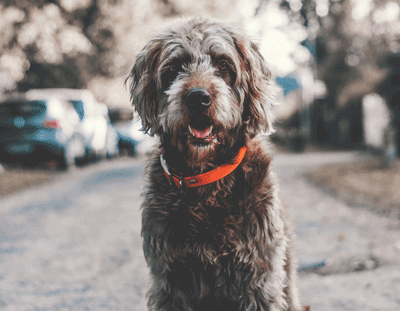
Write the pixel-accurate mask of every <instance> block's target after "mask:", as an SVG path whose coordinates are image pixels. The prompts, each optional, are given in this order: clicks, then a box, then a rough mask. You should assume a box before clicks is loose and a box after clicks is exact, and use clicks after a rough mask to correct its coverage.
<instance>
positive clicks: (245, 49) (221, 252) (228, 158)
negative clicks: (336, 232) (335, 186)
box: [130, 19, 300, 311]
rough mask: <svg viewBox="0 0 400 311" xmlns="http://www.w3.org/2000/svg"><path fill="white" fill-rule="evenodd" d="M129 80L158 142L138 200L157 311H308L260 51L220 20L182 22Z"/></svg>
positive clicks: (153, 46)
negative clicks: (271, 135)
mask: <svg viewBox="0 0 400 311" xmlns="http://www.w3.org/2000/svg"><path fill="white" fill-rule="evenodd" d="M271 48H273V47H271ZM130 81H131V89H130V91H131V98H132V102H133V105H134V107H135V109H136V111H137V112H138V114H139V115H140V117H141V120H142V124H143V130H144V131H146V132H148V133H150V134H151V135H157V136H158V137H159V138H160V145H159V147H158V149H157V150H156V151H155V152H153V154H152V156H151V157H150V159H149V163H148V167H147V173H148V181H147V187H146V189H145V198H144V203H143V204H142V209H143V216H142V235H143V248H144V255H145V257H146V261H147V263H148V265H149V266H150V268H151V273H152V277H153V284H152V288H151V290H150V292H149V300H148V305H149V309H150V310H154V311H156V310H159V311H161V310H162V311H170V310H185V311H190V310H193V311H200V310H206V311H211V310H229V311H234V310H243V311H245V310H246V311H256V310H259V311H261V310H263V311H266V310H269V311H278V310H279V311H280V310H291V311H297V310H300V306H299V300H298V295H297V288H296V284H295V269H294V267H293V261H292V255H291V248H290V246H289V245H290V234H289V233H288V225H287V220H286V213H285V211H284V209H283V207H282V204H281V202H280V201H279V198H278V194H277V187H276V180H275V176H274V175H273V173H272V172H271V171H270V168H271V158H270V156H269V154H268V151H267V148H266V146H267V143H266V142H265V136H264V138H263V137H261V136H260V135H259V134H260V133H262V132H264V133H265V132H271V131H272V122H273V118H272V114H271V100H272V95H273V93H274V91H273V90H274V85H273V83H272V81H271V77H270V73H269V71H268V69H267V67H266V65H265V63H264V60H263V57H262V56H261V55H260V53H259V51H258V48H257V46H256V45H255V44H254V43H252V42H251V41H250V40H249V39H248V38H247V37H246V36H245V35H243V34H242V33H241V32H240V31H238V30H237V29H235V28H233V27H231V26H229V25H226V24H223V23H219V22H212V21H208V20H203V19H194V20H190V21H184V22H180V23H178V24H176V25H173V26H171V27H170V28H169V29H168V30H166V31H165V32H163V33H161V34H160V35H158V36H156V37H154V38H153V39H152V40H151V41H150V42H149V43H148V44H147V45H146V46H145V47H144V49H143V50H142V52H141V53H140V54H139V55H138V56H137V58H136V62H135V65H134V67H133V69H132V72H131V75H130ZM243 156H244V158H243V159H242V157H243ZM236 166H237V167H236ZM207 172H211V173H209V174H208V175H207V174H206V175H201V174H204V173H207Z"/></svg>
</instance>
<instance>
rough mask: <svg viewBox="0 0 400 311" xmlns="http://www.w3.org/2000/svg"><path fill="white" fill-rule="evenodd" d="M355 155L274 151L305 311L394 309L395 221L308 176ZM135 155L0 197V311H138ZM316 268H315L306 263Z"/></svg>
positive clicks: (142, 273) (141, 268)
mask: <svg viewBox="0 0 400 311" xmlns="http://www.w3.org/2000/svg"><path fill="white" fill-rule="evenodd" d="M360 160H362V157H361V158H360V155H359V154H357V153H320V154H318V153H310V154H303V155H292V154H279V155H277V156H276V160H275V170H276V172H277V174H278V177H279V179H280V183H281V194H282V198H283V199H284V201H285V202H286V203H287V204H288V205H289V208H290V213H291V215H292V219H293V222H294V224H295V227H296V233H297V235H298V243H297V244H298V254H299V261H300V266H301V267H302V268H303V270H306V271H305V272H301V274H300V276H299V285H300V289H301V294H302V297H303V300H304V302H305V303H307V304H310V305H311V307H312V308H311V309H312V310H313V311H314V310H315V311H318V310H321V311H327V310H340V311H346V310H363V311H372V310H380V311H382V310H390V311H398V310H400V300H399V298H398V297H400V263H399V259H398V258H400V231H399V228H400V227H399V223H398V220H397V219H390V218H382V217H379V216H377V215H376V214H375V213H371V212H368V211H366V210H363V209H362V208H357V207H349V206H348V205H346V203H344V201H343V202H342V201H340V200H337V199H335V198H333V197H331V196H329V195H327V194H326V193H325V192H323V191H322V190H320V189H318V188H316V187H315V186H313V185H311V184H310V183H308V181H307V179H306V178H305V177H304V175H305V174H306V173H307V172H309V171H311V170H313V169H315V168H316V167H320V166H321V167H322V166H324V165H327V164H335V163H346V162H355V161H360ZM141 181H142V161H141V160H140V159H136V160H131V159H119V160H116V161H112V162H103V163H100V164H97V165H94V166H90V167H87V168H85V169H83V170H77V171H73V172H72V173H68V174H64V175H63V178H61V179H60V180H58V181H56V182H54V183H50V184H43V185H41V186H38V187H35V188H31V189H27V190H25V191H23V192H20V193H15V194H13V195H10V196H6V197H1V198H0V206H1V208H0V310H1V311H3V310H4V311H11V310H13V311H14V310H24V311H25V310H96V311H97V310H145V309H146V308H145V301H144V296H145V292H146V288H147V286H148V280H149V277H148V272H147V269H146V268H145V263H144V259H143V255H142V250H141V239H140V212H139V202H140V198H139V193H140V188H141V185H142V183H141ZM313 265H320V266H321V267H317V268H311V269H308V270H307V267H312V266H313Z"/></svg>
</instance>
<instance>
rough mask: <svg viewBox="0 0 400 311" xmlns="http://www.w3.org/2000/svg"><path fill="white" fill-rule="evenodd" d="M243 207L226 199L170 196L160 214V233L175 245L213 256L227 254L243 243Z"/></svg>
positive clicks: (244, 233)
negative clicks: (209, 250)
mask: <svg viewBox="0 0 400 311" xmlns="http://www.w3.org/2000/svg"><path fill="white" fill-rule="evenodd" d="M246 217H247V216H246V212H245V210H244V206H243V203H242V202H241V201H238V200H235V199H234V198H231V197H228V198H225V199H219V198H216V197H213V198H210V197H204V198H201V199H194V198H191V197H188V196H179V195H178V196H173V197H171V198H170V204H169V207H167V211H166V213H164V217H163V218H164V219H163V223H164V225H165V227H164V230H166V232H168V236H169V239H170V241H169V242H172V243H173V244H176V245H185V246H189V247H190V246H193V247H196V246H199V245H202V248H205V247H206V248H208V249H213V251H214V252H217V253H226V252H231V251H233V250H235V249H237V248H238V245H239V244H242V243H243V240H246V239H247V238H246V232H245V230H244V228H243V224H244V222H245V219H246Z"/></svg>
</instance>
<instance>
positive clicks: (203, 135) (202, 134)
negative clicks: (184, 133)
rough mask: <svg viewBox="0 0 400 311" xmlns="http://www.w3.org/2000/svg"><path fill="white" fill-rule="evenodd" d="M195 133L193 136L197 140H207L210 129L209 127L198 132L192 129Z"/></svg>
mask: <svg viewBox="0 0 400 311" xmlns="http://www.w3.org/2000/svg"><path fill="white" fill-rule="evenodd" d="M192 131H193V135H194V137H196V138H200V139H202V138H206V137H207V136H208V135H210V128H209V127H207V128H206V129H205V130H196V129H194V128H192Z"/></svg>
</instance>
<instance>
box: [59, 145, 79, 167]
mask: <svg viewBox="0 0 400 311" xmlns="http://www.w3.org/2000/svg"><path fill="white" fill-rule="evenodd" d="M75 155H76V153H75V150H74V148H73V146H72V145H71V144H69V145H68V146H66V147H65V149H64V152H63V155H62V156H61V158H60V161H59V167H60V169H61V170H63V171H67V170H68V169H70V168H71V167H74V166H75Z"/></svg>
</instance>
